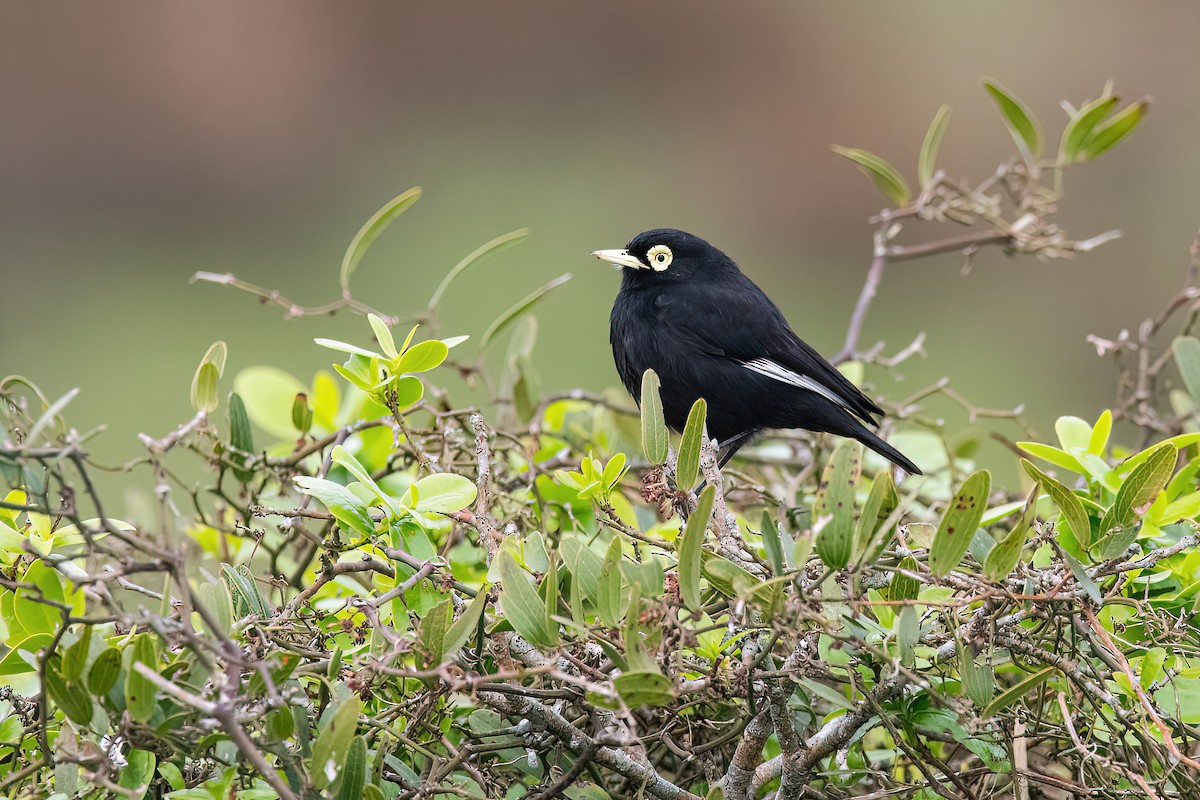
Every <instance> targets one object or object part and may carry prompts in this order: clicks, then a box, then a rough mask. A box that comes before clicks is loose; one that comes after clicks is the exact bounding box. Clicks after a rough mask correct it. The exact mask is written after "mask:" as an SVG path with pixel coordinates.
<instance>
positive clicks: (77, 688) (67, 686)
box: [46, 659, 95, 726]
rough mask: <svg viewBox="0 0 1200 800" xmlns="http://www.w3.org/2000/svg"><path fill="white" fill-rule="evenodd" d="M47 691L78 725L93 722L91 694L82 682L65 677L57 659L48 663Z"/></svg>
mask: <svg viewBox="0 0 1200 800" xmlns="http://www.w3.org/2000/svg"><path fill="white" fill-rule="evenodd" d="M46 692H47V693H48V694H49V695H50V699H51V700H53V701H54V702H55V703H56V704H57V705H58V707H59V708H60V709H62V712H63V714H65V715H66V716H67V719H69V720H71V721H72V722H74V723H75V724H77V725H83V726H87V725H89V724H90V723H91V721H92V714H93V713H94V712H95V709H94V708H93V707H92V697H91V695H89V694H88V691H87V689H86V688H84V686H83V684H82V683H78V682H75V681H67V680H65V679H64V678H63V676H62V673H61V672H59V665H58V660H57V659H54V660H52V661H50V662H49V663H47V664H46Z"/></svg>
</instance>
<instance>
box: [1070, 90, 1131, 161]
mask: <svg viewBox="0 0 1200 800" xmlns="http://www.w3.org/2000/svg"><path fill="white" fill-rule="evenodd" d="M1118 102H1120V99H1119V98H1117V97H1115V96H1113V95H1108V96H1106V97H1101V98H1100V99H1099V100H1093V101H1092V102H1090V103H1088V104H1087V105H1085V106H1084V107H1083V108H1081V109H1079V110H1078V111H1076V112H1075V115H1074V116H1072V117H1071V121H1070V122H1068V123H1067V127H1066V128H1065V129H1064V130H1063V135H1062V140H1061V143H1060V145H1059V152H1060V157H1061V158H1062V162H1063V165H1064V166H1065V165H1067V164H1074V163H1075V162H1077V161H1081V160H1082V159H1081V155H1082V154H1083V145H1084V142H1085V141H1087V139H1088V138H1089V137H1090V136H1091V135H1092V132H1093V130H1094V129H1095V128H1096V126H1097V125H1099V124H1100V122H1101V121H1102V120H1103V119H1104V118H1105V117H1107V116H1108V115H1109V114H1110V113H1112V110H1113V108H1114V107H1116V105H1117V103H1118Z"/></svg>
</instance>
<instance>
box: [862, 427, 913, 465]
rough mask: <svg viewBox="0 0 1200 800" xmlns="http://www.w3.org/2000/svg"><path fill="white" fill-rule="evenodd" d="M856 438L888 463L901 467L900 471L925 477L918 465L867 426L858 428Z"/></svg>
mask: <svg viewBox="0 0 1200 800" xmlns="http://www.w3.org/2000/svg"><path fill="white" fill-rule="evenodd" d="M854 438H855V439H858V440H859V441H860V442H862V443H863V444H865V445H866V446H867V447H869V448H871V449H872V450H874V451H875V452H876V453H879V455H881V456H883V457H884V458H886V459H887V460H888V461H891V462H892V463H893V464H895V465H896V466H897V467H899V468H900V469H902V470H904V471H905V472H907V473H908V474H909V475H923V474H924V473H923V472H921V469H920V468H919V467H918V466H917V465H916V464H914V463H913V462H911V461H909V460H908V459H907V458H906V457H905V455H904V454H903V453H901V452H900V451H899V450H897V449H896V448H894V447H892V446H891V445H890V444H888V443H887V442H885V441H884V440H883V439H880V438H879V437H878V436H877V435H875V433H874V431H871V430H870V429H869V428H867V427H866V426H863V425H859V426H857V428H856V430H855V431H854Z"/></svg>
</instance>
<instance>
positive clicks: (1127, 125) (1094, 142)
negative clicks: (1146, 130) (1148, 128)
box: [1083, 98, 1150, 161]
mask: <svg viewBox="0 0 1200 800" xmlns="http://www.w3.org/2000/svg"><path fill="white" fill-rule="evenodd" d="M1149 110H1150V99H1149V98H1143V99H1142V100H1139V101H1137V102H1136V103H1133V104H1132V105H1129V106H1126V107H1125V108H1124V109H1123V110H1122V111H1120V112H1119V113H1118V114H1117V115H1116V116H1114V117H1112V118H1111V119H1108V120H1105V121H1104V122H1103V123H1102V124H1100V125H1097V126H1096V128H1095V129H1094V130H1093V131H1092V135H1091V136H1090V137H1088V140H1087V141H1086V142H1084V144H1083V158H1084V160H1086V161H1091V160H1092V159H1093V158H1096V157H1097V156H1099V155H1102V154H1103V153H1106V152H1108V151H1109V150H1111V149H1112V148H1114V147H1116V146H1117V145H1118V144H1120V143H1121V142H1122V141H1123V140H1124V139H1125V137H1126V136H1128V135H1129V134H1131V133H1133V129H1134V128H1136V127H1137V126H1138V125H1139V124H1141V121H1142V120H1143V119H1145V118H1146V113H1147V112H1148V111H1149Z"/></svg>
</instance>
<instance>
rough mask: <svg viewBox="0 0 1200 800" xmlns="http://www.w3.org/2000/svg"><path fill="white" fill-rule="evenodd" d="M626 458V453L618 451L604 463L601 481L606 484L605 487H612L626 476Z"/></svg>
mask: <svg viewBox="0 0 1200 800" xmlns="http://www.w3.org/2000/svg"><path fill="white" fill-rule="evenodd" d="M626 460H627V459H626V458H625V454H624V453H617V454H616V455H614V456H613V457H612V458H610V459H609V460H608V463H607V464H605V465H604V474H603V475H601V477H600V482H601V483H603V484H604V488H605V489H612V488H613V487H614V486H616V485H617V483H618V482H619V481H620V480H621V478H623V477H624V476H625V461H626Z"/></svg>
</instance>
